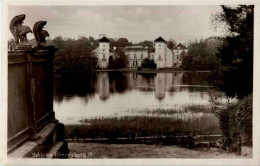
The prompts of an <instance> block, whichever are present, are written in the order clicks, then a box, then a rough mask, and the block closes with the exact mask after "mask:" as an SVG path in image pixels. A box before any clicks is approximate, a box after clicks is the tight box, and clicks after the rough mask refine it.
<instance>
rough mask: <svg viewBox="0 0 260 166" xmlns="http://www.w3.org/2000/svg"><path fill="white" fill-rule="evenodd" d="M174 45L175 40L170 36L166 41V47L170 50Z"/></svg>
mask: <svg viewBox="0 0 260 166" xmlns="http://www.w3.org/2000/svg"><path fill="white" fill-rule="evenodd" d="M175 46H176V41H175V40H174V39H173V38H170V39H169V41H168V42H167V47H168V48H169V49H170V50H173V48H174V47H175Z"/></svg>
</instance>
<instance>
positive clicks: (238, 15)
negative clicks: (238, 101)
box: [212, 5, 254, 98]
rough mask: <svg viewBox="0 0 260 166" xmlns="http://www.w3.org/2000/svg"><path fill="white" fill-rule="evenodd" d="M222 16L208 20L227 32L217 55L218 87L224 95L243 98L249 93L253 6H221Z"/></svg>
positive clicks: (251, 69)
mask: <svg viewBox="0 0 260 166" xmlns="http://www.w3.org/2000/svg"><path fill="white" fill-rule="evenodd" d="M221 7H222V9H223V12H222V13H219V14H216V15H215V16H214V17H213V18H212V21H213V22H215V23H216V26H221V25H223V24H224V25H225V28H226V31H227V32H228V34H227V36H226V38H225V40H224V43H223V46H222V47H220V48H219V53H218V54H217V55H218V57H219V58H221V63H222V66H223V69H222V76H221V79H223V80H224V81H221V82H220V83H218V86H219V87H220V89H221V90H223V91H224V92H225V93H226V95H227V96H231V97H235V96H236V97H238V98H243V97H244V96H247V95H248V94H250V93H252V91H253V22H254V6H252V5H248V6H247V5H240V6H237V7H228V6H221Z"/></svg>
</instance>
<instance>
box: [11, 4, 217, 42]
mask: <svg viewBox="0 0 260 166" xmlns="http://www.w3.org/2000/svg"><path fill="white" fill-rule="evenodd" d="M217 12H221V7H220V6H217V5H208V6H203V5H199V6H195V5H188V6H187V5H186V6H184V5H175V6H173V5H172V6H170V5H168V6H158V5H157V6H144V5H143V6H9V8H8V20H9V22H10V21H11V19H12V18H13V17H14V16H16V15H19V14H25V15H26V18H25V20H24V24H23V25H27V26H29V27H30V28H31V29H33V25H34V23H35V22H37V21H40V20H43V21H47V24H46V25H45V27H44V29H45V30H47V31H48V32H49V34H50V38H55V37H57V36H62V37H64V38H75V39H77V38H78V37H79V35H81V36H86V37H88V36H93V37H94V38H99V37H100V36H99V34H105V35H106V36H107V37H110V38H120V37H126V38H127V39H128V40H129V41H130V42H134V43H137V42H140V41H144V40H152V41H153V40H154V39H156V38H158V37H159V36H162V37H163V38H164V39H165V40H169V39H170V38H173V39H175V40H176V41H177V42H182V43H185V42H188V41H189V40H195V39H200V38H207V37H210V36H221V33H220V32H218V31H214V29H213V27H212V26H211V24H210V20H211V14H215V13H217ZM27 36H28V38H29V39H32V38H34V37H33V34H32V33H31V34H28V35H27ZM8 37H9V38H12V34H11V32H10V31H9V34H8Z"/></svg>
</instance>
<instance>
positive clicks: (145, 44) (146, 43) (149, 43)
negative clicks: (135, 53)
mask: <svg viewBox="0 0 260 166" xmlns="http://www.w3.org/2000/svg"><path fill="white" fill-rule="evenodd" d="M135 45H137V46H143V47H153V42H152V41H149V40H145V41H142V42H139V43H136V44H135Z"/></svg>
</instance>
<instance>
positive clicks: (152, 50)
mask: <svg viewBox="0 0 260 166" xmlns="http://www.w3.org/2000/svg"><path fill="white" fill-rule="evenodd" d="M147 49H148V52H149V53H150V52H155V48H154V47H148V48H147Z"/></svg>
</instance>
